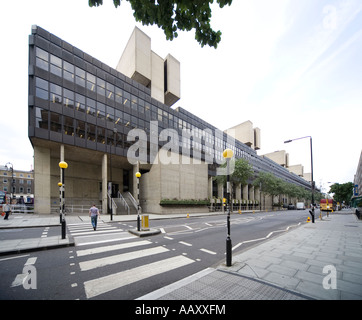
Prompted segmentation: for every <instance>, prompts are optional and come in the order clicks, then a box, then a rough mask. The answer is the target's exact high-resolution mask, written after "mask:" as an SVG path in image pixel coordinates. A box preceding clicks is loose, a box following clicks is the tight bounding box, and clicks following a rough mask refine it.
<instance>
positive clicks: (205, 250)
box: [200, 248, 216, 254]
mask: <svg viewBox="0 0 362 320" xmlns="http://www.w3.org/2000/svg"><path fill="white" fill-rule="evenodd" d="M200 250H201V251H203V252H206V253H209V254H216V252H214V251H211V250H207V249H204V248H202V249H200Z"/></svg>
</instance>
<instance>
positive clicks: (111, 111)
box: [106, 106, 114, 122]
mask: <svg viewBox="0 0 362 320" xmlns="http://www.w3.org/2000/svg"><path fill="white" fill-rule="evenodd" d="M106 119H107V120H108V121H112V122H113V121H114V108H112V107H109V106H106Z"/></svg>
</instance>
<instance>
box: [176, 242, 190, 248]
mask: <svg viewBox="0 0 362 320" xmlns="http://www.w3.org/2000/svg"><path fill="white" fill-rule="evenodd" d="M178 243H181V244H183V245H185V246H188V247H192V244H191V243H188V242H184V241H179V242H178Z"/></svg>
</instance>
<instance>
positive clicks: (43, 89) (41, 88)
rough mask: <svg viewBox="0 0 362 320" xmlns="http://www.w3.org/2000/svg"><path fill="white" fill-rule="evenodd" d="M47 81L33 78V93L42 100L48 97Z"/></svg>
mask: <svg viewBox="0 0 362 320" xmlns="http://www.w3.org/2000/svg"><path fill="white" fill-rule="evenodd" d="M48 86H49V82H48V81H46V80H43V79H41V78H35V95H36V96H37V97H38V98H40V99H43V100H48V98H49V89H48Z"/></svg>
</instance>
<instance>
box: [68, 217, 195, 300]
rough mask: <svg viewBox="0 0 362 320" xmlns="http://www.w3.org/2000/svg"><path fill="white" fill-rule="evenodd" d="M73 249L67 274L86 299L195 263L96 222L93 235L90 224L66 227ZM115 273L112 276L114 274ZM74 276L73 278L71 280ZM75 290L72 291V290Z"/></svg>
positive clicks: (173, 252)
mask: <svg viewBox="0 0 362 320" xmlns="http://www.w3.org/2000/svg"><path fill="white" fill-rule="evenodd" d="M68 229H69V232H70V234H71V235H72V236H73V237H74V240H75V247H74V249H73V250H71V251H69V253H70V261H71V263H70V271H71V272H70V274H71V275H72V276H73V279H77V280H76V281H77V282H73V283H72V284H71V287H72V288H77V289H78V290H79V289H80V288H82V289H84V291H83V290H81V291H83V292H82V295H83V296H84V295H85V297H86V298H87V299H90V298H95V299H97V298H103V297H102V296H101V295H102V294H106V293H110V294H114V295H117V294H119V292H120V291H114V290H117V289H121V288H123V287H124V286H127V285H133V284H134V285H136V286H137V285H138V284H137V283H138V282H140V281H142V280H146V279H148V278H150V277H153V276H157V275H161V274H162V273H164V272H168V271H172V270H175V269H178V268H182V267H185V266H188V265H191V264H192V263H194V262H196V260H193V259H191V258H189V257H186V256H185V255H183V254H179V255H178V254H177V253H176V252H175V251H174V249H172V248H168V247H166V245H160V244H158V242H157V241H155V242H153V241H151V240H150V239H149V240H144V239H142V238H139V237H137V236H134V235H131V234H130V233H128V231H127V230H125V229H123V228H120V227H119V226H115V225H113V224H108V223H104V222H102V221H99V222H98V226H97V231H94V230H93V228H92V226H91V224H90V223H76V224H70V225H68ZM114 271H115V272H114ZM74 275H76V277H74ZM75 290H76V289H75Z"/></svg>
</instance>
